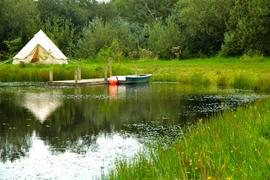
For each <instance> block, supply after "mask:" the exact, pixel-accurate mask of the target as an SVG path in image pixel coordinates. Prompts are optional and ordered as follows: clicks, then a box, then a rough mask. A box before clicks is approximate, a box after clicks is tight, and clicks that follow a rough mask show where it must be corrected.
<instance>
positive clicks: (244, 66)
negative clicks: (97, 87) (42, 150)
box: [0, 57, 270, 91]
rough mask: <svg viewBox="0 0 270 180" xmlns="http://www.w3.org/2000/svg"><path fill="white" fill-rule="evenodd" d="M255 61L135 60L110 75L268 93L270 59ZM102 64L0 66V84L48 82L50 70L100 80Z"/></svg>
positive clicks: (56, 74) (64, 75) (57, 76)
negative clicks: (148, 76)
mask: <svg viewBox="0 0 270 180" xmlns="http://www.w3.org/2000/svg"><path fill="white" fill-rule="evenodd" d="M261 58H262V60H260V61H257V60H254V61H253V59H252V58H249V61H246V60H243V58H223V57H214V58H208V59H193V60H184V61H179V60H173V61H160V60H147V61H146V60H144V61H143V60H137V61H134V60H133V61H128V60H125V61H122V62H121V63H114V64H113V74H114V75H127V74H135V73H140V74H142V73H151V74H153V77H152V79H151V80H152V81H166V82H179V83H184V84H192V85H201V86H208V85H218V86H225V87H226V86H227V87H234V88H240V89H252V90H260V91H269V90H270V83H269V82H270V71H269V69H270V58H263V57H261ZM104 66H106V63H105V62H98V61H91V60H88V61H70V64H68V65H34V64H30V65H24V66H20V65H11V64H1V65H0V82H14V81H42V82H46V81H48V74H49V71H50V70H53V71H54V79H55V80H68V79H74V71H75V69H76V68H77V67H80V68H81V71H82V78H101V77H103V76H104Z"/></svg>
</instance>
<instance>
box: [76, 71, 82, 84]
mask: <svg viewBox="0 0 270 180" xmlns="http://www.w3.org/2000/svg"><path fill="white" fill-rule="evenodd" d="M77 73H78V80H79V81H80V80H82V72H81V68H78V69H77Z"/></svg>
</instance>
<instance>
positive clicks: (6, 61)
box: [0, 59, 12, 65]
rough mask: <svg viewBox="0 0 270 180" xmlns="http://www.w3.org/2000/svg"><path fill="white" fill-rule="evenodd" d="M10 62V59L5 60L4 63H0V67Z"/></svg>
mask: <svg viewBox="0 0 270 180" xmlns="http://www.w3.org/2000/svg"><path fill="white" fill-rule="evenodd" d="M11 61H12V59H8V60H5V61H1V62H0V65H2V64H6V63H8V62H11Z"/></svg>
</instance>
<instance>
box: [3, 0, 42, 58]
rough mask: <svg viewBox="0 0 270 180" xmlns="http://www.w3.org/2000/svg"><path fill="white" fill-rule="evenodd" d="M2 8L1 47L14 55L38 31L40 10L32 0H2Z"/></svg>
mask: <svg viewBox="0 0 270 180" xmlns="http://www.w3.org/2000/svg"><path fill="white" fill-rule="evenodd" d="M0 10H1V11H0V23H1V25H0V34H1V36H0V49H1V50H4V51H6V52H7V51H8V50H11V49H12V52H9V53H7V54H9V55H14V53H15V52H16V51H18V50H19V49H20V48H21V47H22V46H23V45H24V44H25V43H26V42H27V41H28V40H29V39H30V38H31V37H32V36H33V34H35V32H36V31H37V22H38V19H37V16H38V11H37V9H36V6H35V4H34V2H33V1H32V0H20V1H17V0H1V8H0ZM18 38H20V39H21V41H20V43H19V42H18V41H17V40H18ZM4 41H5V42H6V43H4ZM9 41H10V42H11V43H8V42H9ZM15 41H16V43H15V44H16V45H15V46H14V47H11V46H12V44H14V43H12V42H15ZM6 45H9V47H7V46H6Z"/></svg>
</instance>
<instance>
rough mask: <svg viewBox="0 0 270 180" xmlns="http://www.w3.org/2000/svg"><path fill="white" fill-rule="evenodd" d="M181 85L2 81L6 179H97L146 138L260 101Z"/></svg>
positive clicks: (0, 155)
mask: <svg viewBox="0 0 270 180" xmlns="http://www.w3.org/2000/svg"><path fill="white" fill-rule="evenodd" d="M258 98H261V96H258V95H256V94H254V93H252V92H240V91H237V90H222V89H216V88H198V87H190V86H188V87H187V86H183V85H179V84H151V85H140V86H118V87H117V86H111V87H107V86H93V87H84V88H49V87H47V88H41V87H9V88H4V87H2V88H0V179H96V178H99V177H100V176H101V174H106V173H107V172H108V170H109V169H111V168H113V167H114V162H115V160H116V159H119V158H127V159H130V158H132V157H134V156H135V155H136V154H137V153H138V152H139V151H141V150H142V149H143V148H145V147H146V144H148V143H151V142H154V141H157V140H160V139H162V142H165V143H166V142H169V141H173V139H175V138H176V137H178V136H181V135H182V134H183V133H184V132H185V127H187V126H191V125H194V124H196V122H197V121H198V120H200V119H208V118H209V117H210V116H212V115H218V114H220V113H222V112H223V111H224V110H236V109H237V107H239V106H243V105H247V104H249V103H251V102H254V101H255V100H257V99H258Z"/></svg>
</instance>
